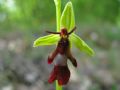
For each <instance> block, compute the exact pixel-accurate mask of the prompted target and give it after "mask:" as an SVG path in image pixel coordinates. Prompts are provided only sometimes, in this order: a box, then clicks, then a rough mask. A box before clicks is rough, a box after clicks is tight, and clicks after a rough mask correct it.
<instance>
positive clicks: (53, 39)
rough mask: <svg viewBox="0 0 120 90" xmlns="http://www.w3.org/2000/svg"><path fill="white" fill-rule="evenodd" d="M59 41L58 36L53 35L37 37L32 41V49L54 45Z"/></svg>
mask: <svg viewBox="0 0 120 90" xmlns="http://www.w3.org/2000/svg"><path fill="white" fill-rule="evenodd" d="M59 39H60V36H59V35H53V34H50V35H47V36H43V37H39V38H38V39H36V40H35V41H34V44H33V47H37V46H44V45H52V44H56V43H57V42H58V40H59Z"/></svg>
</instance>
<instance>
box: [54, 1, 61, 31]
mask: <svg viewBox="0 0 120 90" xmlns="http://www.w3.org/2000/svg"><path fill="white" fill-rule="evenodd" d="M54 2H55V6H56V23H57V25H56V26H57V32H58V31H59V30H60V18H61V0H54Z"/></svg>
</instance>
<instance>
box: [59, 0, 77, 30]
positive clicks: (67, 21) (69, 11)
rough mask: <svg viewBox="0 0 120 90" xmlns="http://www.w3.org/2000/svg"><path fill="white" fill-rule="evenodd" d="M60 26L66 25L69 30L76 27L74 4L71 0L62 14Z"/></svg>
mask: <svg viewBox="0 0 120 90" xmlns="http://www.w3.org/2000/svg"><path fill="white" fill-rule="evenodd" d="M60 27H64V28H66V29H67V30H68V31H70V30H72V29H73V28H74V27H75V17H74V11H73V5H72V3H71V2H70V1H69V2H68V3H67V4H66V6H65V8H64V10H63V13H62V15H61V20H60Z"/></svg>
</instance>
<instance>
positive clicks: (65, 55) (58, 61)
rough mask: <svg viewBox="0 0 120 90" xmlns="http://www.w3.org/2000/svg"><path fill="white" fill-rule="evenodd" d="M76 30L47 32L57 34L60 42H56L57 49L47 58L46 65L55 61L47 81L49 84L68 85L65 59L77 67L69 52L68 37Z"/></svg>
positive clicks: (67, 70) (68, 75)
mask: <svg viewBox="0 0 120 90" xmlns="http://www.w3.org/2000/svg"><path fill="white" fill-rule="evenodd" d="M75 29H76V27H75V28H73V30H71V32H69V33H68V32H67V29H66V28H62V29H61V32H49V31H47V32H48V33H52V34H59V35H60V40H59V41H58V44H57V48H56V49H55V50H54V51H53V53H52V54H51V55H49V57H48V63H49V64H51V63H52V62H53V60H55V66H54V69H53V71H52V73H51V76H50V78H49V80H48V82H49V83H52V82H54V81H55V80H58V84H59V85H65V84H67V83H68V81H69V78H70V71H69V69H68V66H67V59H69V60H70V61H71V62H72V64H73V65H74V66H75V67H77V62H76V59H75V58H74V57H73V56H72V54H71V50H70V41H69V39H68V38H69V35H70V34H71V33H72V32H73V31H74V30H75Z"/></svg>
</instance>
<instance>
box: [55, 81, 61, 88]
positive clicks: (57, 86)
mask: <svg viewBox="0 0 120 90" xmlns="http://www.w3.org/2000/svg"><path fill="white" fill-rule="evenodd" d="M56 90H62V86H60V85H59V84H58V81H57V80H56Z"/></svg>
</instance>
